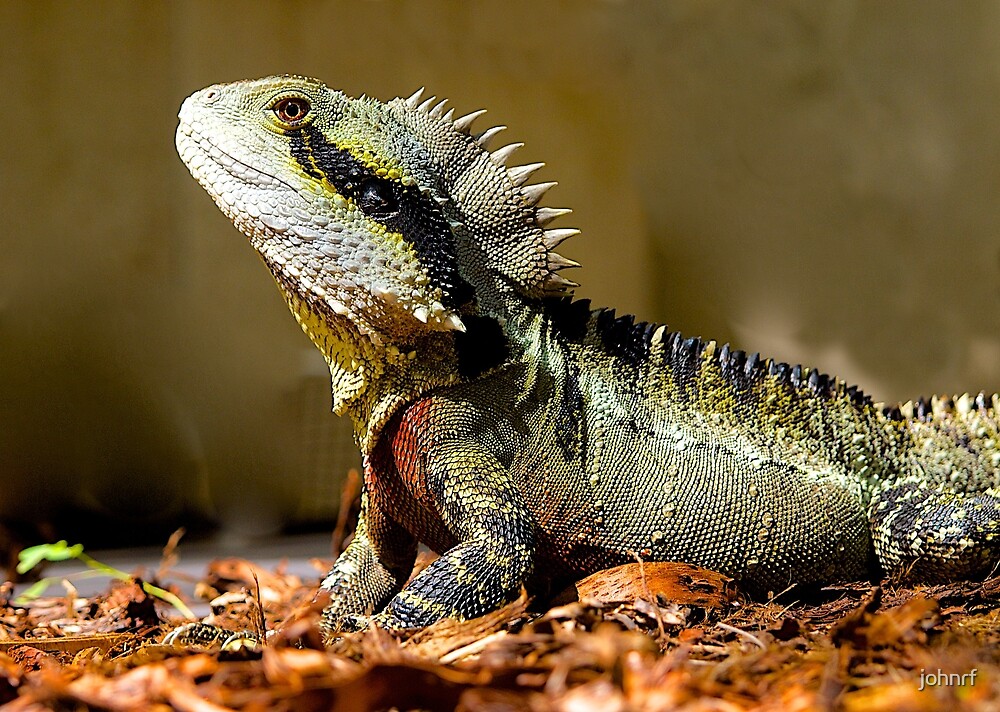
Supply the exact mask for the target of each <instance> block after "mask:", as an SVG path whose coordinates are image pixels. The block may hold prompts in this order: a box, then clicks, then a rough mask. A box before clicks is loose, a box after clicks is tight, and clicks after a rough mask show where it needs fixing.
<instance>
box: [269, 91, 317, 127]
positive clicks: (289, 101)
mask: <svg viewBox="0 0 1000 712" xmlns="http://www.w3.org/2000/svg"><path fill="white" fill-rule="evenodd" d="M309 109H310V106H309V102H308V101H307V100H305V99H303V98H302V97H300V96H290V97H286V98H284V99H280V100H278V101H277V102H276V103H275V104H274V106H273V107H271V111H273V112H274V115H275V116H277V117H278V119H279V120H281V121H282V122H284V123H286V124H292V125H294V124H298V123H300V122H301V121H302V119H304V118H305V117H306V114H308V113H309Z"/></svg>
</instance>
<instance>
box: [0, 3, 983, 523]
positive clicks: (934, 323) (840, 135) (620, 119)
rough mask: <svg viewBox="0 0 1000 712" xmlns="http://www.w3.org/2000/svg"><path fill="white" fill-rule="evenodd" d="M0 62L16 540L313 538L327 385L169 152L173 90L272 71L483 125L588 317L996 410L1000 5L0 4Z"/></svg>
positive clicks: (0, 459) (255, 270) (253, 263)
mask: <svg viewBox="0 0 1000 712" xmlns="http://www.w3.org/2000/svg"><path fill="white" fill-rule="evenodd" d="M0 36H2V39H0V68H2V70H3V76H4V87H5V92H4V94H5V102H4V110H3V114H2V116H3V119H2V126H3V135H4V139H3V140H2V141H0V171H2V173H0V175H2V185H0V215H2V216H3V220H4V228H5V229H4V230H3V231H2V232H0V478H3V483H4V487H3V491H2V493H0V498H2V499H0V515H3V514H5V515H7V516H10V515H11V514H12V513H14V514H19V515H22V516H24V515H25V514H26V513H27V514H29V515H30V516H32V517H33V516H36V513H37V512H40V511H48V512H51V511H52V508H53V506H54V504H55V503H58V502H59V501H61V499H63V498H64V495H68V496H69V497H70V498H71V499H75V500H76V501H78V502H82V503H84V504H85V505H87V506H89V507H90V508H91V509H93V510H95V511H104V512H107V513H111V514H114V515H115V516H120V515H122V514H132V515H137V521H138V522H140V523H145V522H149V521H151V520H153V519H155V518H156V517H163V516H169V515H178V514H179V513H180V512H181V511H183V510H184V509H188V510H191V509H194V510H197V511H201V512H203V513H206V514H208V515H212V516H220V517H221V518H222V519H223V520H224V521H225V522H227V523H228V524H230V525H231V526H237V527H244V528H247V529H251V530H262V529H267V528H269V527H273V526H277V525H278V524H279V523H280V522H281V521H285V520H287V519H288V518H295V517H299V518H302V517H305V518H310V517H314V516H322V515H323V514H324V513H328V512H329V510H330V507H331V506H332V504H333V500H334V495H335V492H336V484H335V481H334V479H333V478H332V477H331V476H329V475H334V474H339V473H340V472H342V471H343V469H344V468H346V467H347V466H348V465H349V463H350V462H352V457H353V456H352V455H351V454H350V452H351V451H350V447H348V446H346V445H344V442H345V441H346V437H347V435H346V431H345V430H344V428H343V427H342V426H341V425H340V424H338V422H337V421H336V419H334V418H333V417H332V416H329V415H328V414H327V411H328V408H329V399H328V395H327V393H326V390H325V385H324V375H323V365H322V362H321V360H320V359H319V356H318V354H315V353H313V352H312V350H311V347H310V346H309V344H308V343H307V341H306V340H305V339H304V337H303V336H302V334H301V333H300V332H299V330H298V327H296V325H295V324H294V322H293V320H292V319H291V318H290V317H289V316H288V315H287V313H286V310H285V307H284V306H283V304H282V302H281V300H280V299H279V297H278V294H277V291H276V289H275V288H274V286H273V284H272V283H271V280H270V278H269V277H268V275H267V273H266V271H265V270H264V268H263V267H262V266H261V265H260V264H259V262H258V260H257V258H256V257H255V255H254V254H253V252H252V250H250V248H249V247H248V246H247V245H246V244H245V242H244V240H243V239H242V238H241V237H240V236H239V234H237V233H236V232H235V230H233V229H232V228H231V227H230V225H229V224H228V222H227V221H226V220H225V219H224V218H223V217H222V215H221V214H219V213H218V212H217V210H216V209H215V207H214V206H213V205H212V203H211V201H210V200H209V199H208V198H207V197H206V196H205V195H204V194H203V193H202V192H201V190H200V189H199V188H198V187H197V185H196V184H195V183H194V181H192V180H191V179H190V178H189V177H188V175H187V172H186V171H185V169H184V167H183V166H182V165H181V163H180V161H179V160H178V159H177V158H176V156H175V154H174V150H173V129H174V125H175V113H176V109H177V107H178V105H179V104H180V102H181V100H182V99H183V98H184V96H185V95H187V94H188V93H190V92H191V91H193V90H194V89H197V88H200V87H201V86H204V85H206V84H209V83H212V82H215V81H224V80H232V79H238V78H246V77H253V76H259V75H263V74H269V73H276V72H296V73H303V74H310V75H314V76H318V77H321V78H323V79H325V80H326V81H327V82H328V83H329V84H331V85H333V86H336V87H338V88H342V89H343V90H345V91H346V92H348V93H352V94H359V93H362V92H366V93H369V94H372V95H374V96H378V97H381V98H390V97H392V96H396V95H398V94H408V93H409V92H411V91H412V90H413V89H415V88H416V87H418V86H421V85H426V86H427V87H428V89H429V90H430V91H431V92H433V93H436V94H438V95H440V96H447V97H450V98H451V99H452V100H453V102H454V104H455V105H456V106H457V107H458V110H460V111H461V110H471V109H475V108H479V107H481V106H483V107H487V108H490V110H491V114H490V116H491V117H492V118H493V120H494V121H496V122H501V123H504V124H507V125H508V126H510V127H511V128H510V130H509V131H508V132H507V133H508V135H509V136H510V137H511V140H521V141H524V142H525V143H526V147H525V148H524V149H523V150H522V151H521V153H520V155H519V158H521V159H523V160H524V161H525V162H528V161H534V160H544V161H547V162H548V164H549V167H548V168H546V169H545V171H544V172H543V174H540V176H539V177H540V178H541V177H544V179H556V180H560V181H561V185H560V187H559V188H557V189H555V190H554V191H552V193H550V195H549V199H548V202H549V203H550V204H552V205H566V206H569V207H573V208H574V209H575V210H576V213H575V214H574V215H573V216H572V221H566V224H567V225H569V224H574V225H576V226H578V227H580V228H582V229H583V231H584V232H583V235H581V236H580V237H578V238H576V239H575V240H574V243H573V244H572V245H567V247H566V250H565V252H566V253H567V254H568V255H569V256H571V257H574V258H576V259H578V260H580V261H581V262H583V263H584V265H585V267H584V269H582V270H580V271H579V281H582V282H583V285H584V286H583V288H582V289H581V290H580V293H581V294H582V295H583V296H588V297H592V298H593V299H594V300H595V302H596V303H598V304H609V305H614V306H618V307H620V308H621V309H622V310H626V311H632V312H634V313H637V314H638V315H639V316H641V317H643V318H647V319H656V320H660V321H666V322H668V323H670V324H671V325H672V326H676V327H680V328H682V329H683V330H684V331H685V332H686V333H690V334H700V335H702V336H705V337H714V338H718V339H721V340H727V339H728V340H733V341H735V342H736V343H737V344H738V345H739V347H741V348H745V349H747V350H751V351H752V350H759V351H761V352H762V353H763V354H764V355H773V356H777V357H779V358H781V359H785V360H789V361H792V362H803V363H806V364H813V365H818V366H821V367H823V368H824V369H826V370H828V371H830V372H833V373H835V374H838V375H841V376H843V377H845V378H847V379H848V380H851V381H857V382H860V383H861V384H862V385H863V386H864V387H865V388H866V390H868V391H869V392H871V393H872V394H873V395H874V396H875V397H877V398H880V399H899V398H907V397H910V396H915V395H919V394H921V393H930V392H936V391H941V392H946V391H951V392H955V391H958V392H961V391H963V390H966V389H979V388H984V389H989V390H997V389H1000V240H998V237H997V235H998V231H997V226H998V225H1000V207H998V201H997V199H996V198H997V195H998V194H1000V161H998V160H997V158H998V154H1000V127H998V125H997V118H996V117H997V116H1000V5H998V4H997V3H986V2H981V3H971V2H970V3H961V4H954V3H950V2H947V3H946V2H940V3H920V4H913V3H909V2H898V3H858V2H847V1H845V0H834V1H833V2H828V3H812V4H803V3H797V2H788V3H782V2H773V3H755V4H747V3H736V2H733V3H729V2H706V1H704V0H701V1H698V2H671V3H653V2H647V3H627V2H599V3H598V2H590V3H583V2H580V3H569V2H567V3H537V2H495V3H459V2H420V3H417V2H412V3H389V2H358V3H313V2H284V3H273V4H264V3H258V4H251V3H245V4H244V3H226V2H213V3H207V2H204V3H203V2H193V1H187V2H182V1H178V2H169V3H167V2H162V3H155V2H147V3H127V2H103V3H101V2H94V3H82V2H81V3H71V2H51V3H44V2H0ZM317 491H318V492H319V494H316V492H317ZM305 492H308V493H309V494H306V495H304V494H303V493H305Z"/></svg>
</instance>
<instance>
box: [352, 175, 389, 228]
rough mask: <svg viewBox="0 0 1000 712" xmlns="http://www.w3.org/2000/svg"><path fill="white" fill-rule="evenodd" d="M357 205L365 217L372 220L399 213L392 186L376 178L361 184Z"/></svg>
mask: <svg viewBox="0 0 1000 712" xmlns="http://www.w3.org/2000/svg"><path fill="white" fill-rule="evenodd" d="M358 205H359V206H360V207H361V210H362V211H364V213H365V215H370V216H371V217H373V218H388V217H392V216H393V215H395V214H396V213H397V212H399V201H398V200H397V199H396V192H395V190H393V187H392V184H391V183H388V182H386V181H384V180H379V179H378V178H368V179H367V180H365V181H364V182H363V183H362V184H361V193H360V195H359V196H358Z"/></svg>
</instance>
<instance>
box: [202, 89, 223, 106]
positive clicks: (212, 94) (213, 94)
mask: <svg viewBox="0 0 1000 712" xmlns="http://www.w3.org/2000/svg"><path fill="white" fill-rule="evenodd" d="M219 95H220V92H219V90H218V89H208V90H206V91H205V95H204V96H203V97H202V99H204V101H205V103H206V104H211V103H212V102H214V101H216V100H217V99H218V98H219Z"/></svg>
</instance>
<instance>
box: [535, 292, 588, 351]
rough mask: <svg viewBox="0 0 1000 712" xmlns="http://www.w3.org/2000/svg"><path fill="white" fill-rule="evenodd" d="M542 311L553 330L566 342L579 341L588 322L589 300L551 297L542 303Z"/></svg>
mask: <svg viewBox="0 0 1000 712" xmlns="http://www.w3.org/2000/svg"><path fill="white" fill-rule="evenodd" d="M542 309H543V311H544V312H545V314H546V316H548V318H549V322H550V323H551V324H552V326H553V328H555V330H556V331H557V332H559V334H560V335H561V336H562V337H563V338H564V339H567V340H568V341H581V340H583V337H584V336H586V335H587V324H588V323H589V322H590V300H589V299H578V300H574V299H573V297H551V298H549V299H545V300H543V301H542Z"/></svg>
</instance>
